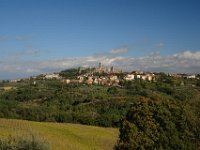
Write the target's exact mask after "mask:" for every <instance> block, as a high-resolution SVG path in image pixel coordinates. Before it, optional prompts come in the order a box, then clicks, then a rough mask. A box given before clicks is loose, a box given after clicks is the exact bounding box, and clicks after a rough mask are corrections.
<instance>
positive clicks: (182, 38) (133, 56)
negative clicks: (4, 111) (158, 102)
mask: <svg viewBox="0 0 200 150" xmlns="http://www.w3.org/2000/svg"><path fill="white" fill-rule="evenodd" d="M199 7H200V1H198V0H190V1H189V0H176V1H174V0H163V1H160V0H152V1H148V0H141V1H133V0H113V1H108V0H95V1H94V0H84V1H83V0H74V1H69V0H48V1H45V0H44V1H39V0H28V1H27V0H20V1H12V0H0V19H1V23H0V52H1V53H0V57H1V60H0V79H15V78H20V77H28V76H31V75H37V74H40V73H48V72H56V71H61V70H63V69H67V68H74V67H79V66H83V67H89V66H96V65H98V63H99V62H102V64H105V65H107V66H115V67H118V68H122V69H123V71H126V70H127V71H131V70H141V71H152V72H153V71H156V72H169V73H176V72H177V73H200V72H199V70H200V44H199V43H200V15H199V14H200V9H199Z"/></svg>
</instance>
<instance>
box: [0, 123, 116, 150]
mask: <svg viewBox="0 0 200 150" xmlns="http://www.w3.org/2000/svg"><path fill="white" fill-rule="evenodd" d="M30 134H34V135H36V136H38V137H40V138H42V139H44V140H46V141H48V143H49V144H50V146H51V148H52V150H90V149H91V150H105V149H106V150H109V149H113V147H114V145H115V143H116V141H117V138H118V129H115V128H102V127H94V126H86V125H80V124H70V123H43V122H34V121H25V120H15V119H0V137H8V136H10V135H13V136H16V135H17V136H18V135H19V136H27V135H30Z"/></svg>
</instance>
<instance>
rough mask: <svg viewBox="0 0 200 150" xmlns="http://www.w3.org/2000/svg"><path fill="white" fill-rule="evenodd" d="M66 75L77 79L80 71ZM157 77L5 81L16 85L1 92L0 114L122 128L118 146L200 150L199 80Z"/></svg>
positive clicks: (66, 73)
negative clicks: (112, 82)
mask: <svg viewBox="0 0 200 150" xmlns="http://www.w3.org/2000/svg"><path fill="white" fill-rule="evenodd" d="M61 74H62V76H65V77H69V78H70V79H74V78H75V77H76V76H77V75H78V74H79V71H78V70H77V69H72V70H65V71H63V72H61ZM157 75H158V76H159V78H158V79H157V80H156V81H154V82H149V81H145V80H140V79H137V80H133V81H124V80H120V86H116V87H112V86H100V85H93V86H88V85H85V84H80V83H74V84H73V83H72V84H65V83H63V82H61V81H60V80H55V79H52V80H47V79H45V80H44V79H42V78H41V77H38V78H36V79H33V78H31V79H30V80H22V81H20V82H18V83H16V84H13V83H8V82H3V83H1V87H13V88H12V89H11V88H9V90H5V89H4V88H2V90H1V91H0V117H3V118H16V119H25V120H33V121H45V122H60V123H64V122H65V123H80V124H87V125H95V126H103V127H120V136H119V141H118V144H117V145H116V149H117V150H118V149H127V150H129V149H197V148H199V145H200V134H199V133H200V120H199V118H200V113H199V107H200V86H199V85H200V84H199V83H200V82H199V79H186V78H176V77H171V76H169V75H166V74H164V73H159V74H157ZM121 76H123V75H121ZM120 120H121V121H120Z"/></svg>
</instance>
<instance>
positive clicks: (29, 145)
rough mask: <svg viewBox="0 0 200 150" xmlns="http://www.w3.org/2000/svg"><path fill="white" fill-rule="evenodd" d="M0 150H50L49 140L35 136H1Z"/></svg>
mask: <svg viewBox="0 0 200 150" xmlns="http://www.w3.org/2000/svg"><path fill="white" fill-rule="evenodd" d="M0 150H50V146H49V144H48V142H46V141H44V140H42V139H41V138H38V137H35V136H34V135H32V136H31V137H29V136H26V137H12V136H10V137H8V138H0Z"/></svg>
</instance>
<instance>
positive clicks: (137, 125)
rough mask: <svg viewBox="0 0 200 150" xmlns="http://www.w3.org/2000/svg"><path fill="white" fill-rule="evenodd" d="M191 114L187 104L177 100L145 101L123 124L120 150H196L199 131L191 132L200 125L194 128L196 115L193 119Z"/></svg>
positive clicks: (193, 115) (140, 102)
mask: <svg viewBox="0 0 200 150" xmlns="http://www.w3.org/2000/svg"><path fill="white" fill-rule="evenodd" d="M187 113H188V109H186V108H185V107H184V104H181V103H179V102H177V101H175V100H173V99H164V100H160V99H157V100H151V99H149V98H144V97H142V98H141V99H140V100H139V101H138V102H137V103H136V104H135V105H134V106H133V107H132V108H131V109H130V110H129V112H128V113H127V115H126V118H125V119H124V120H122V121H121V125H120V135H119V138H120V139H119V141H118V144H117V145H116V150H132V149H149V150H151V149H152V150H153V149H174V150H175V149H196V148H197V145H198V144H197V143H199V142H200V138H199V137H196V136H195V135H196V132H197V130H199V128H198V129H196V130H191V128H196V127H198V126H200V123H199V122H198V123H197V122H196V123H197V124H198V125H197V124H193V125H192V124H191V123H192V119H191V117H192V118H193V119H194V117H195V116H196V113H191V114H190V115H191V116H190V117H187ZM195 118H196V117H195ZM198 133H199V131H198ZM194 139H195V141H194ZM197 141H198V142H197Z"/></svg>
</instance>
